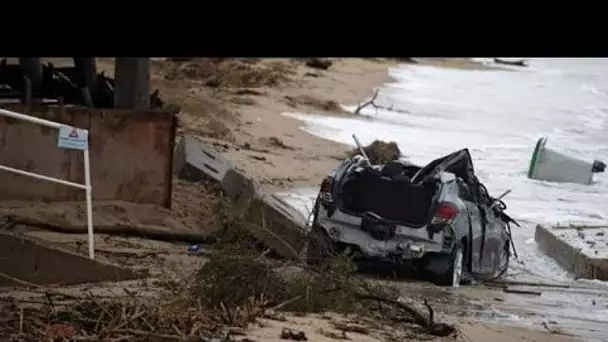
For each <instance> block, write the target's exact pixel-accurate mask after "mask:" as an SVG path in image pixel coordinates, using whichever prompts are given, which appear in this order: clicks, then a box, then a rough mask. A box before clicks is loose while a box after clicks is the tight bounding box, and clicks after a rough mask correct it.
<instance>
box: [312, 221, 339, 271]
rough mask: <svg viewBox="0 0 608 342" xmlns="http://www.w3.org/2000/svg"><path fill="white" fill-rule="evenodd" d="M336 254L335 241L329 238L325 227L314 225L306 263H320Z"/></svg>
mask: <svg viewBox="0 0 608 342" xmlns="http://www.w3.org/2000/svg"><path fill="white" fill-rule="evenodd" d="M334 255H335V246H334V242H333V241H332V240H331V239H330V238H329V236H328V235H327V233H326V232H325V230H324V229H323V228H321V227H318V226H313V228H312V230H311V232H310V234H309V235H308V249H307V251H306V263H308V264H309V265H319V264H321V263H323V262H325V261H327V260H328V259H330V258H331V257H333V256H334Z"/></svg>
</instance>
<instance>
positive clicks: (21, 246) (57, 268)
mask: <svg viewBox="0 0 608 342" xmlns="http://www.w3.org/2000/svg"><path fill="white" fill-rule="evenodd" d="M0 273H1V274H0V287H1V286H16V285H20V284H19V283H16V282H14V281H11V280H10V278H8V277H3V276H2V275H6V276H9V277H12V278H16V279H19V280H23V281H26V282H29V283H32V284H36V285H51V284H63V285H72V284H83V283H94V282H102V281H123V280H133V279H137V278H138V275H137V274H136V272H134V271H132V270H130V269H128V268H123V267H119V266H115V265H112V264H109V263H105V262H101V261H99V260H90V259H89V258H88V257H86V256H85V255H80V254H76V253H73V252H70V251H68V250H65V249H62V248H58V247H56V246H53V245H52V244H50V243H49V242H45V241H43V240H41V239H36V238H33V237H31V236H24V235H13V234H10V233H7V232H0Z"/></svg>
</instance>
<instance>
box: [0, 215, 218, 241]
mask: <svg viewBox="0 0 608 342" xmlns="http://www.w3.org/2000/svg"><path fill="white" fill-rule="evenodd" d="M7 218H8V222H10V225H11V226H14V225H15V224H22V225H26V226H30V227H37V228H42V229H46V230H49V231H53V232H58V233H66V234H85V233H86V232H87V226H86V225H67V224H63V225H59V224H52V223H47V222H43V221H40V220H36V219H32V218H29V217H22V216H17V215H11V216H8V217H7ZM8 222H7V226H8ZM7 229H10V228H7ZM93 229H94V230H95V233H103V234H119V235H126V236H136V237H146V238H149V239H153V240H159V241H185V242H190V243H202V244H206V243H214V242H215V241H216V240H217V239H216V237H215V236H212V235H210V234H205V233H200V232H195V231H183V230H182V231H178V230H169V229H167V228H165V227H160V226H154V225H137V224H124V223H116V224H96V225H95V226H94V227H93Z"/></svg>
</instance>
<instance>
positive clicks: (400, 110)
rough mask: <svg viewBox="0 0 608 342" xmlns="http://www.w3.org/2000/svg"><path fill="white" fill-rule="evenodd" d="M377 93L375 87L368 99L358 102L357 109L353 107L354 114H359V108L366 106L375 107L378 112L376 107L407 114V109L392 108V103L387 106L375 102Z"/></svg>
mask: <svg viewBox="0 0 608 342" xmlns="http://www.w3.org/2000/svg"><path fill="white" fill-rule="evenodd" d="M378 93H379V91H378V89H376V91H375V92H374V95H372V97H371V98H370V99H369V100H367V101H365V102H364V103H362V104H359V105H358V106H357V109H355V112H354V114H357V115H358V114H360V113H361V110H363V109H364V108H365V107H367V106H372V107H374V108H375V109H376V113H377V112H378V109H384V110H387V111H391V112H395V113H401V114H409V111H408V110H405V109H398V108H394V106H393V105H390V106H388V107H387V106H383V105H379V104H377V103H376V99H377V98H378Z"/></svg>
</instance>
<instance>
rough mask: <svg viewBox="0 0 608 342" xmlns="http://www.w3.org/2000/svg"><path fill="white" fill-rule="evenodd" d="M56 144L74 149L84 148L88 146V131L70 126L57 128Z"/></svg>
mask: <svg viewBox="0 0 608 342" xmlns="http://www.w3.org/2000/svg"><path fill="white" fill-rule="evenodd" d="M57 146H59V147H62V148H69V149H74V150H86V149H87V148H88V147H89V132H87V131H85V130H82V129H78V128H76V127H72V126H62V127H61V128H60V129H59V140H58V141H57Z"/></svg>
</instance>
